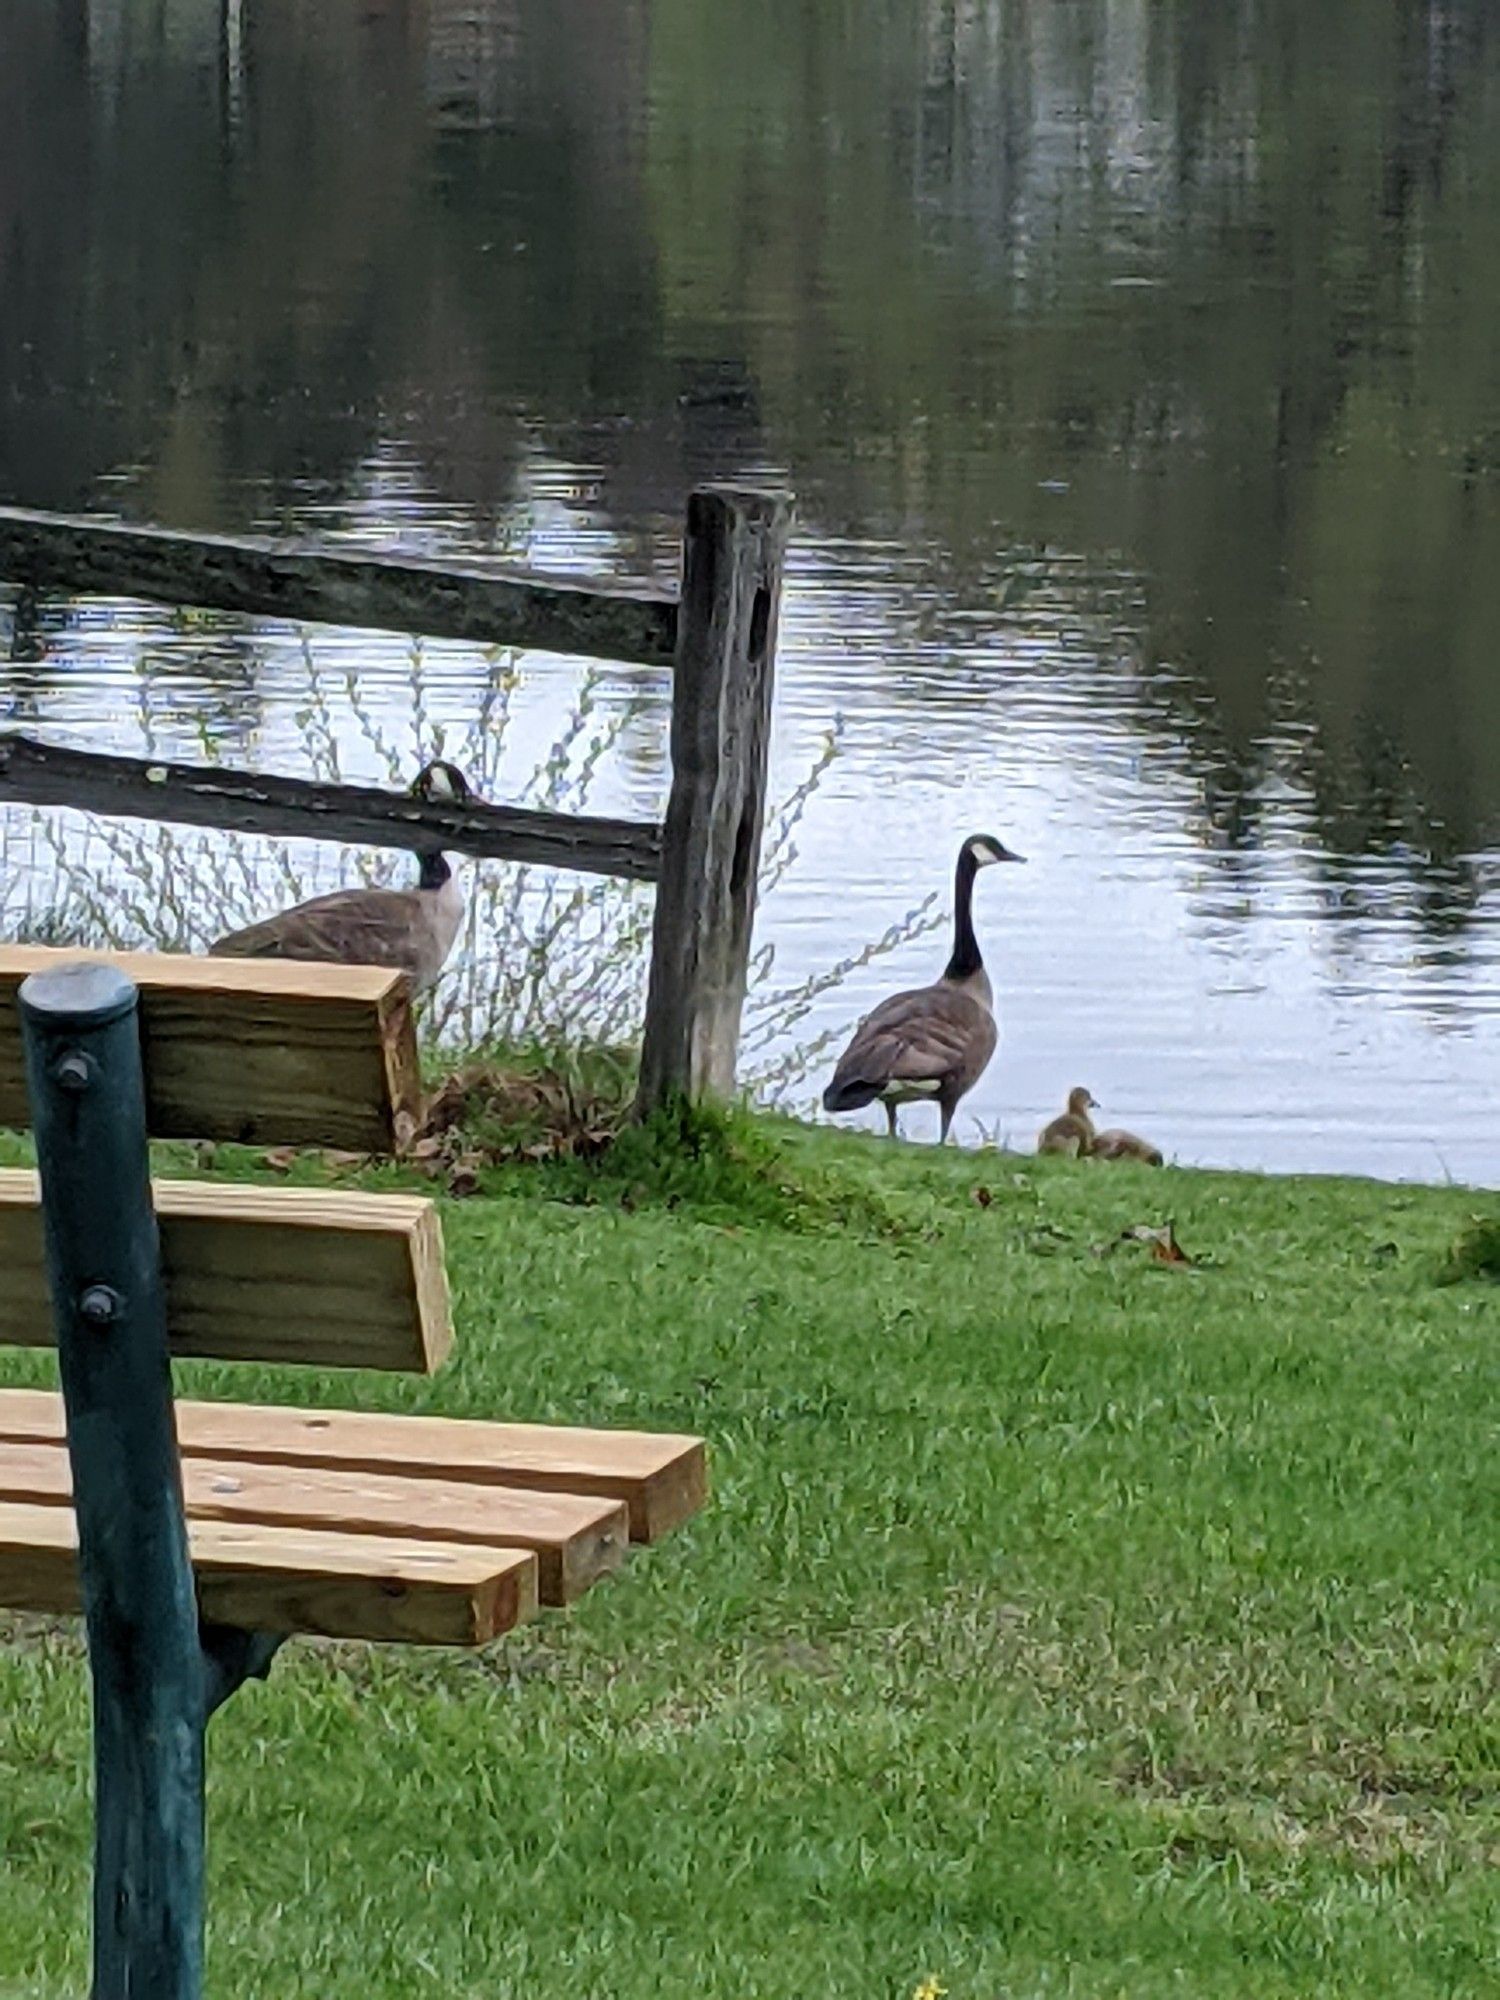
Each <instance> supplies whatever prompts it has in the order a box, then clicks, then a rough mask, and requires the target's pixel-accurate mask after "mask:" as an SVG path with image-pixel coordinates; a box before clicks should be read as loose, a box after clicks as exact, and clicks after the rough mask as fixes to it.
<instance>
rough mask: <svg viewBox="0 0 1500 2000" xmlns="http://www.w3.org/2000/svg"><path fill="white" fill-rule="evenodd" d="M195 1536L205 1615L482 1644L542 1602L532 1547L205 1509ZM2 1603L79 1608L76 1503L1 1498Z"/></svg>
mask: <svg viewBox="0 0 1500 2000" xmlns="http://www.w3.org/2000/svg"><path fill="white" fill-rule="evenodd" d="M188 1541H189V1544H190V1547H191V1550H192V1558H193V1570H194V1573H195V1576H196V1578H197V1583H198V1603H199V1608H200V1610H201V1611H202V1613H203V1616H204V1617H205V1618H208V1619H212V1620H215V1621H217V1622H219V1623H221V1624H225V1625H239V1626H242V1627H244V1628H246V1629H248V1630H251V1631H263V1632H306V1633H314V1634H317V1635H319V1636H321V1637H324V1638H329V1639H376V1640H401V1641H406V1642H408V1643H411V1644H416V1645H446V1646H482V1645H484V1644H485V1643H486V1642H487V1641H488V1640H490V1639H493V1638H496V1637H498V1635H499V1634H500V1633H502V1632H506V1631H509V1629H510V1628H511V1626H513V1625H515V1624H517V1623H518V1622H519V1621H520V1620H521V1619H523V1618H526V1617H529V1616H530V1615H531V1613H532V1612H533V1610H534V1609H535V1607H536V1601H537V1600H536V1558H535V1557H534V1556H533V1555H532V1554H531V1553H530V1551H529V1550H526V1549H506V1548H480V1547H474V1546H465V1545H462V1544H459V1543H453V1542H419V1541H406V1540H401V1539H397V1538H394V1537H387V1536H375V1535H344V1534H336V1533H334V1532H332V1531H330V1530H326V1529H325V1530H314V1529H311V1528H284V1527H267V1526H266V1525H265V1524H264V1523H257V1522H249V1523H247V1522H238V1521H203V1520H195V1521H190V1522H189V1523H188ZM0 1604H4V1605H6V1606H7V1607H9V1608H10V1609H11V1610H14V1611H43V1612H54V1613H68V1612H77V1611H78V1610H79V1609H80V1604H79V1594H78V1562H77V1539H76V1532H75V1525H74V1520H73V1510H72V1508H71V1507H38V1506H26V1505H22V1504H18V1503H16V1502H14V1501H3V1502H0Z"/></svg>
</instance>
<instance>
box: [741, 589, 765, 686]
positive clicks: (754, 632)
mask: <svg viewBox="0 0 1500 2000" xmlns="http://www.w3.org/2000/svg"><path fill="white" fill-rule="evenodd" d="M770 630H771V593H770V591H769V590H768V589H767V588H766V586H765V585H764V584H762V585H761V586H760V588H759V590H757V591H756V593H755V602H754V603H753V604H752V605H751V606H750V637H749V640H748V641H747V644H746V651H747V652H748V653H749V656H750V661H751V664H752V665H753V666H755V665H759V663H760V662H761V661H762V660H763V659H764V658H765V656H766V636H767V634H768V633H769V632H770Z"/></svg>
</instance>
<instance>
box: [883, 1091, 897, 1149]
mask: <svg viewBox="0 0 1500 2000" xmlns="http://www.w3.org/2000/svg"><path fill="white" fill-rule="evenodd" d="M885 1129H886V1134H887V1136H888V1137H889V1138H892V1139H899V1138H900V1137H901V1134H900V1133H899V1132H898V1131H897V1130H896V1107H895V1105H894V1104H893V1103H892V1102H891V1100H890V1099H889V1098H887V1099H886V1100H885Z"/></svg>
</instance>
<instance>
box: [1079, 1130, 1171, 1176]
mask: <svg viewBox="0 0 1500 2000" xmlns="http://www.w3.org/2000/svg"><path fill="white" fill-rule="evenodd" d="M1089 1157H1090V1158H1091V1159H1095V1160H1144V1161H1145V1163H1146V1165H1147V1166H1148V1167H1159V1166H1160V1165H1161V1163H1162V1159H1161V1152H1160V1149H1159V1148H1158V1147H1156V1146H1153V1145H1152V1144H1151V1141H1150V1140H1149V1139H1138V1138H1137V1137H1136V1135H1135V1133H1134V1132H1122V1131H1121V1130H1120V1129H1119V1127H1118V1126H1111V1127H1110V1129H1109V1130H1108V1131H1107V1132H1098V1133H1096V1134H1095V1135H1094V1143H1093V1145H1092V1146H1090V1147H1089Z"/></svg>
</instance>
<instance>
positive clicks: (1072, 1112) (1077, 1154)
mask: <svg viewBox="0 0 1500 2000" xmlns="http://www.w3.org/2000/svg"><path fill="white" fill-rule="evenodd" d="M1098 1108H1099V1105H1098V1100H1097V1099H1096V1098H1094V1097H1091V1096H1090V1095H1089V1093H1088V1091H1086V1090H1085V1089H1084V1087H1083V1085H1082V1084H1081V1083H1079V1084H1075V1085H1074V1087H1073V1088H1072V1089H1071V1090H1070V1091H1069V1092H1068V1108H1067V1110H1066V1111H1064V1112H1063V1114H1062V1115H1061V1117H1059V1118H1054V1119H1053V1120H1052V1123H1051V1124H1050V1125H1044V1126H1043V1127H1042V1129H1041V1131H1040V1132H1039V1133H1038V1134H1037V1141H1036V1149H1037V1151H1038V1152H1039V1153H1062V1154H1063V1155H1065V1157H1066V1158H1068V1159H1070V1160H1081V1159H1083V1158H1084V1157H1085V1156H1086V1155H1087V1154H1089V1153H1091V1152H1092V1151H1093V1148H1094V1121H1093V1119H1092V1118H1090V1116H1089V1113H1090V1112H1091V1111H1097V1110H1098Z"/></svg>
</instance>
